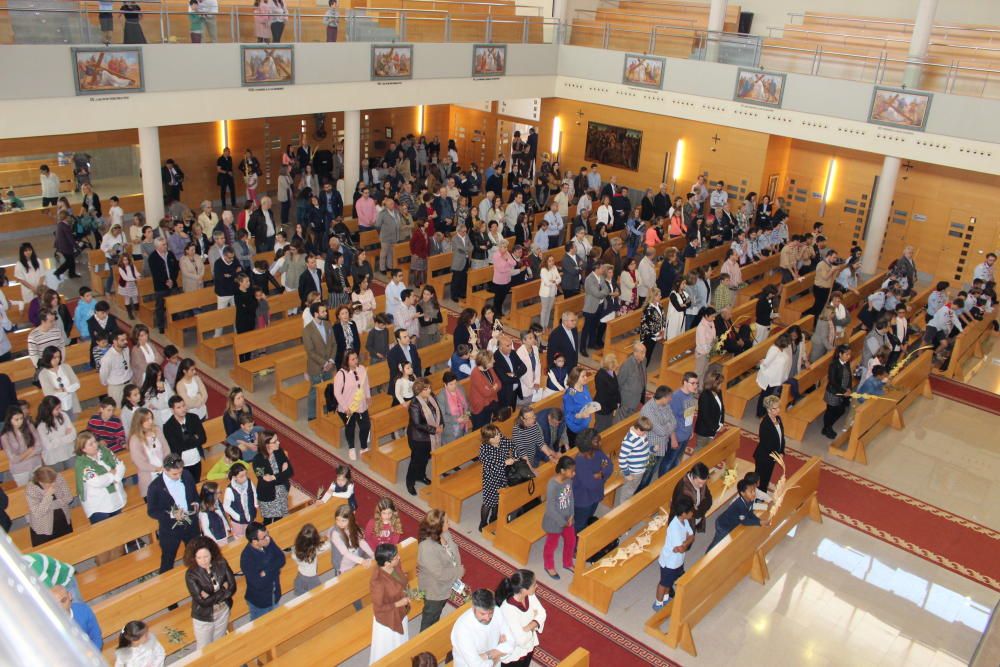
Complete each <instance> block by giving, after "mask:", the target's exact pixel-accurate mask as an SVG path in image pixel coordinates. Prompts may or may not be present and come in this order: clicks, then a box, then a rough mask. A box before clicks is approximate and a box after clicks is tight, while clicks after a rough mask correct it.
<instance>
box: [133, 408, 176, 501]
mask: <svg viewBox="0 0 1000 667" xmlns="http://www.w3.org/2000/svg"><path fill="white" fill-rule="evenodd" d="M128 451H129V455H131V457H132V463H134V464H135V467H136V469H137V470H138V471H139V494H140V495H141V496H142V497H143V498H145V497H146V490H147V489H149V484H150V482H152V481H153V479H154V478H155V476H156V475H158V474H160V473H162V472H163V457H165V456H166V455H167V454H169V453H170V448H169V447H168V446H167V439H166V438H165V437H163V431H162V430H161V429H160V427H159V426H157V424H156V419H155V418H154V417H153V413H152V411H150V410H148V409H147V408H139V409H137V410H136V411H135V414H134V415H133V416H132V428H130V429H129V434H128Z"/></svg>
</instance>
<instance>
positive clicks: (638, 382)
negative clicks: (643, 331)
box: [618, 341, 646, 420]
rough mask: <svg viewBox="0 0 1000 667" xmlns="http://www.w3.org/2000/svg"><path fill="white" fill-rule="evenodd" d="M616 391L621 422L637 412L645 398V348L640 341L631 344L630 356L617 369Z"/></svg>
mask: <svg viewBox="0 0 1000 667" xmlns="http://www.w3.org/2000/svg"><path fill="white" fill-rule="evenodd" d="M618 391H619V392H620V394H621V399H622V402H621V406H620V407H619V408H618V419H619V420H621V419H625V418H626V417H628V416H629V415H633V414H635V413H636V412H638V411H639V408H640V407H642V402H643V399H645V398H646V346H645V345H644V344H643V343H641V342H640V341H636V342H634V343H632V354H630V355H629V356H628V358H627V359H625V361H623V362H622V365H621V368H619V369H618Z"/></svg>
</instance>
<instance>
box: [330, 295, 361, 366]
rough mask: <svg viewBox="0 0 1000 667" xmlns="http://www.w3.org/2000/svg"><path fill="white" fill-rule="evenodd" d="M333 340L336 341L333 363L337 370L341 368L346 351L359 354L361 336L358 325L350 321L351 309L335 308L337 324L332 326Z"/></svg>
mask: <svg viewBox="0 0 1000 667" xmlns="http://www.w3.org/2000/svg"><path fill="white" fill-rule="evenodd" d="M333 339H334V340H335V341H337V352H336V354H335V355H334V363H336V364H337V368H340V367H341V366H343V365H344V364H343V362H344V355H345V354H346V353H347V351H348V350H354V351H355V352H357V353H358V354H359V355H360V354H361V334H359V333H358V325H357V324H355V323H354V321H353V320H352V319H351V309H350V308H349V307H347V306H340V307H338V308H337V323H336V324H334V325H333Z"/></svg>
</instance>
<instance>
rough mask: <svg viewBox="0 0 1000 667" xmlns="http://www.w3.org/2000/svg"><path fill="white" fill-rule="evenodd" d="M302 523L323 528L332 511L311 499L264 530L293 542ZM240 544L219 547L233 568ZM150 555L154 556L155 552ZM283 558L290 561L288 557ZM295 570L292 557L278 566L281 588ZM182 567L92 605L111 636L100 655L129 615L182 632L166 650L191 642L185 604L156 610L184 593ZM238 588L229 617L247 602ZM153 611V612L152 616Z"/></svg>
mask: <svg viewBox="0 0 1000 667" xmlns="http://www.w3.org/2000/svg"><path fill="white" fill-rule="evenodd" d="M307 523H312V524H313V525H314V526H316V528H317V529H319V530H320V531H326V530H328V529H329V528H330V527H331V526H332V525H333V513H332V512H330V510H329V508H327V507H326V506H324V505H313V506H312V507H309V508H307V509H303V510H301V511H298V512H293V513H292V514H290V515H288V516H287V517H285V518H283V519H282V520H281V521H277V522H275V523H273V524H271V525H269V526H268V533H270V535H271V539H272V540H273V541H274V542H275V543H276V544H278V545H279V546H281V547H283V548H287V547H289V546H291V545H292V544H294V542H295V536H296V535H298V532H299V530H301V529H302V527H303V526H304V525H305V524H307ZM246 544H247V543H246V540H237V541H234V542H230V543H229V544H227V545H225V546H223V547H221V550H222V556H223V557H224V558H225V559H226V560H227V561H229V566H230V567H231V568H233V571H234V572H239V571H240V555H241V554H242V552H243V549H244V547H245V546H246ZM149 551H152V550H149ZM156 556H157V560H158V559H159V558H158V557H159V554H156ZM289 561H291V559H290V558H289ZM318 565H319V571H320V572H321V573H322V572H325V571H326V570H329V569H330V567H331V561H330V558H329V557H328V556H320V557H319V559H318ZM296 570H297V569H296V567H295V565H294V563H292V562H288V563H286V565H285V567H284V568H283V569H282V570H281V588H282V590H283V591H290V590H292V587H293V581H294V579H295V574H296ZM186 571H187V570H186V568H184V567H175V568H174V569H172V570H170V571H169V572H166V573H164V574H160V575H158V576H156V577H153V578H152V579H149V580H148V581H144V582H142V583H140V584H136V585H135V586H130V587H129V588H126V589H125V590H123V591H122V592H120V593H118V594H116V595H112V596H110V597H108V598H105V599H103V600H101V601H99V602H97V603H95V604H93V605H92V607H93V610H94V614H95V615H96V616H97V620H98V623H99V624H100V626H101V628H103V629H104V631H105V632H108V633H109V636H110V637H111V638H110V639H108V640H106V641H105V643H104V651H103V652H104V655H105V658H107V657H109V656H113V654H114V650H115V648H117V644H118V636H117V635H118V628H121V627H123V626H124V625H125V623H127V622H129V621H131V620H134V619H145V620H146V621H147V623H150V625H151V628H152V630H153V631H154V632H155V633H157V634H159V635H160V636H165V635H164V632H163V631H164V629H165V628H168V627H172V628H177V629H180V630H183V631H184V632H185V637H184V639H183V640H181V641H180V642H178V643H170V642H162V643H163V645H164V646H163V648H164V649H166V652H167V654H168V655H170V654H173V653H175V652H177V651H179V650H181V649H182V648H184V647H185V646H187V645H188V644H190V643H193V641H194V631H193V628H192V623H191V610H190V609H189V608H188V607H187V605H182V606H179V607H178V608H176V609H173V610H169V611H167V612H166V613H161V612H163V611H164V610H165V609H166V608H167V606H168V605H171V604H177V603H179V602H183V601H184V600H186V599H187V598H188V597H190V594H189V593H188V590H187V586H186V585H185V583H184V577H185V574H186ZM241 583H242V582H241ZM244 590H245V589H244V587H243V586H242V585H241V586H237V592H236V595H235V596H234V597H233V610H232V618H233V619H236V618H239V617H241V616H243V615H244V614H245V613H247V603H246V599H245V598H244V596H243V592H244ZM348 604H349V603H348ZM154 616H155V618H153V617H154Z"/></svg>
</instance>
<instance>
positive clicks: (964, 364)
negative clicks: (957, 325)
mask: <svg viewBox="0 0 1000 667" xmlns="http://www.w3.org/2000/svg"><path fill="white" fill-rule="evenodd" d="M996 316H997V311H996V310H994V312H993V313H992V314H989V313H987V314H986V316H985V317H983V320H982V321H981V322H972V323H971V324H969V325H968V326H966V327H965V329H964V330H963V331H962V332H961V333H959V334H958V335H957V336H955V345H954V347H953V348H952V351H951V359H950V360H949V362H948V368H947V369H945V370H944V371H943V372H942V371H937V372H938V373H939V374H941V375H943V376H944V377H947V378H953V379H955V380H958V381H959V382H967V381H968V379H969V378H971V377H972V376H973V375H974V374H975V372H976V371H977V370H978V368H979V363H974V364H972V365H971V366H969V362H973V361H975V360H976V359H985V358H986V352H985V351H984V350H983V343H985V342H986V341H988V340H989V339H990V337H991V336H992V335H993V326H992V323H993V321H994V320H995V319H996ZM980 363H981V362H980Z"/></svg>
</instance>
